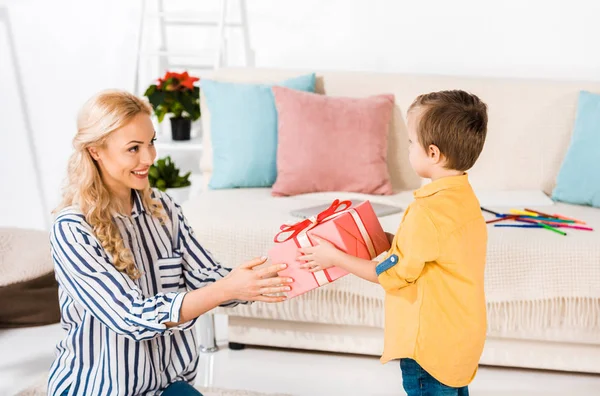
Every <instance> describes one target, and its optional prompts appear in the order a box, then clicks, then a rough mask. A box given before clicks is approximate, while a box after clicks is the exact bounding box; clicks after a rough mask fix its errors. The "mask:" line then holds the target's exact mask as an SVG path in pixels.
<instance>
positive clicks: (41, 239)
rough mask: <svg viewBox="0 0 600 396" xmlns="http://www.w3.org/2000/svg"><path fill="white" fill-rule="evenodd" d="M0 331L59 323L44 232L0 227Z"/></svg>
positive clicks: (54, 287) (56, 298)
mask: <svg viewBox="0 0 600 396" xmlns="http://www.w3.org/2000/svg"><path fill="white" fill-rule="evenodd" d="M0 302H1V303H0V328H12V327H27V326H40V325H45V324H51V323H56V322H58V321H59V320H60V309H59V304H58V283H57V282H56V279H55V276H54V266H53V263H52V258H51V256H50V242H49V240H48V233H47V232H46V231H39V230H27V229H19V228H0Z"/></svg>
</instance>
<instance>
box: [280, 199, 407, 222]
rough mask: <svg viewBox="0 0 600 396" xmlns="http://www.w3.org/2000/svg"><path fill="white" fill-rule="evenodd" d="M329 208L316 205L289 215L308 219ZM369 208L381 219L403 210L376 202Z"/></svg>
mask: <svg viewBox="0 0 600 396" xmlns="http://www.w3.org/2000/svg"><path fill="white" fill-rule="evenodd" d="M351 202H352V206H356V205H358V204H360V203H362V202H364V201H351ZM329 206H331V203H328V204H323V205H317V206H311V207H309V208H302V209H296V210H293V211H291V212H290V214H291V215H292V216H295V217H300V218H302V219H307V218H309V217H312V216H316V215H318V214H319V213H321V212H322V211H324V210H325V209H327V208H328V207H329ZM371 206H372V207H373V210H374V211H375V214H376V215H377V217H383V216H388V215H391V214H394V213H400V212H402V211H403V210H404V209H403V208H401V207H399V206H392V205H387V204H382V203H377V202H371Z"/></svg>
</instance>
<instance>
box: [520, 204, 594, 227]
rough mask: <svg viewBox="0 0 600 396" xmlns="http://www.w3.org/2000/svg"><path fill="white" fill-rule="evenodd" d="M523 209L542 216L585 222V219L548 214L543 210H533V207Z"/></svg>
mask: <svg viewBox="0 0 600 396" xmlns="http://www.w3.org/2000/svg"><path fill="white" fill-rule="evenodd" d="M525 210H526V211H528V212H533V213H537V214H539V215H540V216H542V217H556V218H557V219H562V220H572V221H574V222H575V223H579V224H585V221H581V220H577V219H572V218H570V217H566V216H562V215H558V214H552V215H550V214H547V213H544V212H540V211H539V210H533V209H528V208H525Z"/></svg>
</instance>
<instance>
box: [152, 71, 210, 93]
mask: <svg viewBox="0 0 600 396" xmlns="http://www.w3.org/2000/svg"><path fill="white" fill-rule="evenodd" d="M199 80H200V79H199V78H198V77H191V76H190V75H189V74H188V72H183V73H175V72H169V71H168V72H166V73H165V75H164V77H163V78H159V79H158V85H157V87H158V89H163V88H164V90H165V91H176V90H178V89H181V88H182V87H183V88H187V89H190V90H191V89H194V83H195V82H196V81H199ZM165 83H168V84H167V85H166V86H164V84H165Z"/></svg>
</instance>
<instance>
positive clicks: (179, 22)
mask: <svg viewBox="0 0 600 396" xmlns="http://www.w3.org/2000/svg"><path fill="white" fill-rule="evenodd" d="M165 24H166V25H177V26H210V27H218V26H219V23H218V22H206V21H193V20H185V21H183V20H177V21H173V20H167V21H165ZM225 26H226V27H242V24H241V23H235V22H229V23H225Z"/></svg>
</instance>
